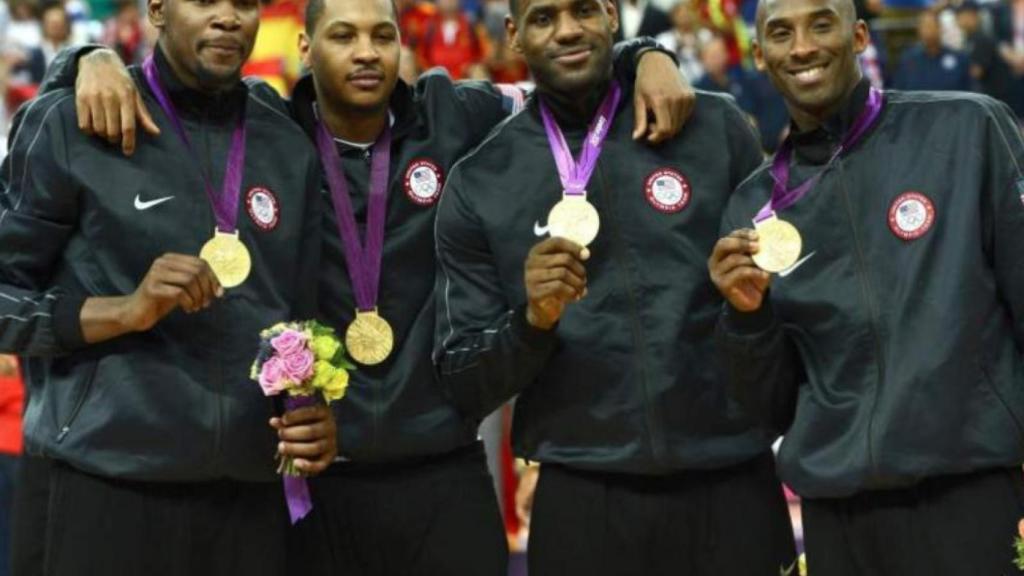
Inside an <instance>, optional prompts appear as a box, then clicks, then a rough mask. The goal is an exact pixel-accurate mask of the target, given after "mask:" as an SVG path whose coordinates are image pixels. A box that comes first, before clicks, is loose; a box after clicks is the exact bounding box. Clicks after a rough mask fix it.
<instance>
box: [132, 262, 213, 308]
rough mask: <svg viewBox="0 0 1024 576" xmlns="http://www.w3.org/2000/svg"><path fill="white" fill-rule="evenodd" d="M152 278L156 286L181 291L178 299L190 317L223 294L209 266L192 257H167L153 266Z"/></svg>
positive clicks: (177, 296)
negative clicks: (190, 314)
mask: <svg viewBox="0 0 1024 576" xmlns="http://www.w3.org/2000/svg"><path fill="white" fill-rule="evenodd" d="M150 276H151V280H152V283H153V285H154V286H169V287H174V288H178V289H180V293H179V294H177V295H176V296H175V298H176V299H178V302H179V304H180V305H181V307H182V309H183V310H184V311H185V312H189V313H192V312H198V311H199V310H202V309H204V308H208V307H209V306H210V304H212V303H213V301H214V300H216V299H217V298H219V297H221V296H223V294H224V290H223V288H221V286H220V283H219V282H218V281H217V279H216V277H215V276H214V274H213V271H212V270H211V269H210V266H209V264H207V263H206V262H205V261H203V260H200V259H199V258H195V257H193V256H185V255H182V254H165V255H163V256H161V257H160V258H158V259H157V261H156V262H154V263H153V267H152V268H151V270H150ZM166 293H167V292H165V294H166Z"/></svg>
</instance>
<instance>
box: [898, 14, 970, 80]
mask: <svg viewBox="0 0 1024 576" xmlns="http://www.w3.org/2000/svg"><path fill="white" fill-rule="evenodd" d="M917 38H918V44H916V45H914V46H912V47H910V48H909V49H908V50H907V51H906V52H905V53H904V54H903V58H902V60H901V61H900V66H899V69H898V70H897V72H896V77H895V82H894V84H893V87H894V88H896V89H898V90H970V89H971V87H972V82H971V75H970V65H969V64H968V61H967V56H966V55H964V54H963V53H962V52H958V51H955V50H951V49H949V48H947V47H945V46H943V45H942V37H941V32H940V28H939V18H938V14H937V13H936V12H934V11H932V10H926V11H924V12H922V13H921V15H920V16H919V17H918V25H917Z"/></svg>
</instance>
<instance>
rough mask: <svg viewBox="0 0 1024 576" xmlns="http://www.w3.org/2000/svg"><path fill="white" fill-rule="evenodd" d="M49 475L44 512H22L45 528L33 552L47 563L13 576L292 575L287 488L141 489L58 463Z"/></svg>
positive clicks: (149, 485)
mask: <svg viewBox="0 0 1024 576" xmlns="http://www.w3.org/2000/svg"><path fill="white" fill-rule="evenodd" d="M37 472H38V470H37ZM48 476H49V498H48V502H47V506H46V510H45V513H43V512H42V511H40V510H38V509H34V508H33V509H26V508H27V507H22V508H21V509H19V513H22V514H23V515H22V516H21V517H20V519H21V520H23V521H25V522H26V524H24V525H25V526H26V529H27V530H29V531H30V532H32V531H35V532H36V533H38V531H39V528H40V527H43V531H44V532H45V534H44V537H43V541H42V546H41V547H34V546H32V545H30V553H39V551H40V550H41V555H42V558H41V560H40V559H38V558H37V559H36V560H37V562H36V563H35V564H34V565H32V564H28V563H21V564H20V565H16V568H17V569H18V570H19V571H16V572H15V576H35V575H39V574H41V575H44V576H115V575H116V576H120V575H124V576H136V575H138V576H223V575H229V574H239V575H245V576H285V575H286V574H290V572H288V571H286V566H285V552H286V547H285V543H286V538H287V534H288V513H287V509H286V508H285V503H284V496H283V495H282V490H283V489H282V487H281V484H280V483H277V482H268V483H244V482H233V481H219V482H203V483H200V482H194V483H156V482H134V481H125V480H115V479H110V478H102V477H99V476H93V475H90V474H86V473H84V472H81V471H78V470H76V469H74V468H71V467H70V466H67V465H65V464H62V463H60V462H53V463H52V464H51V465H50V467H49V470H48ZM36 479H38V478H36ZM17 526H18V524H16V527H17ZM16 529H17V528H16Z"/></svg>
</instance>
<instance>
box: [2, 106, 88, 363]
mask: <svg viewBox="0 0 1024 576" xmlns="http://www.w3.org/2000/svg"><path fill="white" fill-rule="evenodd" d="M72 97H73V96H72V95H71V93H70V92H58V93H53V94H50V95H47V96H43V97H40V98H37V99H36V100H33V101H32V102H31V103H29V104H28V105H26V106H24V107H23V108H22V109H21V111H19V113H18V116H17V117H16V118H15V120H14V124H13V128H12V130H11V134H10V142H11V149H10V153H9V154H8V156H7V158H6V159H5V160H4V162H3V166H2V167H0V174H2V176H0V179H2V184H3V190H2V192H0V353H13V354H18V355H21V356H55V355H60V354H64V353H67V352H70V351H71V350H73V349H75V348H78V347H80V346H82V345H84V339H83V336H82V330H81V323H80V319H79V315H80V313H81V309H82V304H83V303H84V301H85V296H84V295H80V294H70V293H67V292H65V291H64V290H62V289H60V288H59V287H56V286H54V285H53V284H52V282H53V276H54V272H55V270H56V269H57V265H58V263H59V262H60V260H61V258H62V256H63V252H64V248H65V246H66V245H67V242H68V239H69V238H70V237H71V235H72V234H73V233H74V231H75V229H76V227H77V222H78V210H79V208H78V190H77V188H76V186H75V184H74V183H73V182H72V180H71V179H70V177H69V170H68V167H69V166H70V163H69V158H68V152H67V145H66V127H65V123H64V122H63V120H62V116H61V114H60V110H59V106H60V104H61V102H63V101H64V100H66V99H68V98H72Z"/></svg>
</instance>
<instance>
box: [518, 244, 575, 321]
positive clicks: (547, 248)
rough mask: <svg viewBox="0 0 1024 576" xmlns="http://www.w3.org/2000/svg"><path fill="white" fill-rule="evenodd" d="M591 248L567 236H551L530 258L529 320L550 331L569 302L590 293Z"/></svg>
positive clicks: (527, 271) (527, 274)
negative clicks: (584, 246)
mask: <svg viewBox="0 0 1024 576" xmlns="http://www.w3.org/2000/svg"><path fill="white" fill-rule="evenodd" d="M587 257H588V254H587V249H586V248H582V247H581V246H580V245H579V244H576V243H575V242H572V241H571V240H567V239H565V238H559V237H555V238H548V239H546V240H543V241H541V242H540V243H538V244H537V245H535V246H534V247H533V248H532V249H531V250H530V254H529V255H528V256H527V257H526V264H525V266H524V268H525V270H524V272H523V282H524V283H525V285H526V299H527V309H526V319H527V321H528V322H529V323H530V325H531V326H533V327H535V328H540V329H541V330H550V329H551V328H552V327H553V326H554V325H555V324H556V323H558V320H559V319H561V317H562V312H564V310H565V305H566V304H569V303H571V302H576V301H578V300H580V299H581V298H583V297H584V296H585V295H586V293H587V269H586V268H585V267H584V265H583V263H584V262H585V261H586V259H587Z"/></svg>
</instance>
